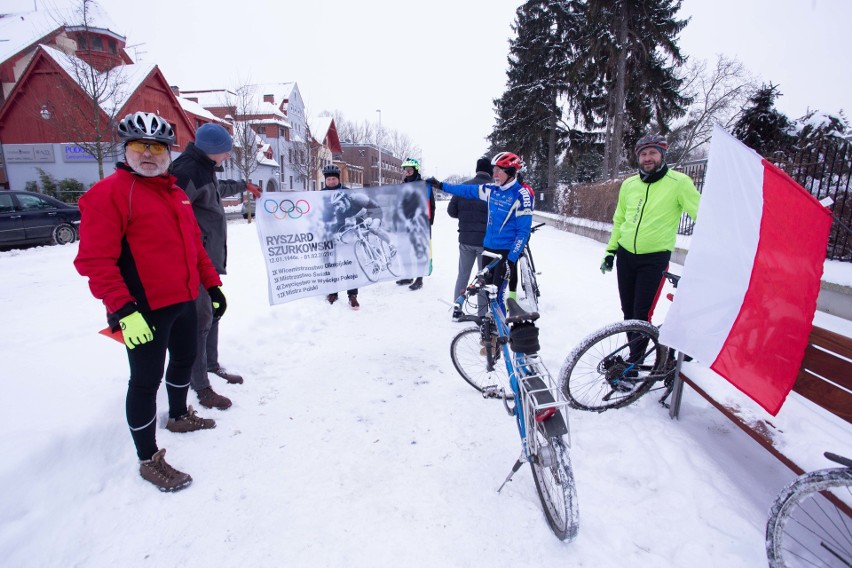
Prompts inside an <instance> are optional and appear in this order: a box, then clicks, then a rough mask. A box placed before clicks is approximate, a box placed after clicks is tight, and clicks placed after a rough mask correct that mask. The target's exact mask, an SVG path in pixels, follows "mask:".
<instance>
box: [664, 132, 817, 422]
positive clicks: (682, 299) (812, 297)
mask: <svg viewBox="0 0 852 568" xmlns="http://www.w3.org/2000/svg"><path fill="white" fill-rule="evenodd" d="M698 219H699V221H698V223H696V225H695V232H694V234H693V236H692V241H691V243H690V246H689V255H688V256H687V259H686V262H685V264H684V267H683V275H682V276H683V278H682V279H681V281H680V283H679V285H678V289H677V292H676V293H675V300H674V303H673V304H672V306H671V308H670V310H669V313H668V315H667V317H666V320H665V324H664V325H663V326H662V327H661V329H660V342H661V343H663V344H664V345H668V346H670V347H674V348H675V349H678V350H679V351H683V352H684V353H686V354H689V355H691V356H692V357H694V358H695V359H696V360H698V361H699V362H701V363H702V364H705V365H708V366H709V367H710V368H711V369H713V370H714V371H715V372H716V373H718V374H719V375H721V376H723V377H725V378H726V379H727V380H728V381H730V382H731V383H732V384H733V385H734V386H735V387H737V388H738V389H739V390H741V391H742V392H743V393H745V394H746V395H748V396H749V397H750V398H751V399H753V400H754V401H755V402H757V403H758V404H759V405H760V406H762V407H763V408H764V409H766V411H767V412H769V413H770V414H772V415H773V416H774V415H776V414H777V413H778V410H779V409H780V408H781V405H782V404H783V403H784V399H785V398H786V397H787V394H788V393H789V392H790V390H791V389H792V388H793V383H795V382H796V375H797V373H798V370H799V367H800V366H801V364H802V358H803V357H804V354H805V347H806V345H807V340H808V334H809V333H810V330H811V325H812V322H813V316H814V312H815V311H816V300H817V294H818V293H819V287H820V279H821V277H822V269H823V263H824V262H825V255H826V247H827V246H828V234H829V229H830V228H831V213H830V212H829V211H828V209H826V208H825V207H823V206H822V205H821V204H820V203H819V201H817V200H816V199H815V198H814V197H813V196H811V195H810V194H808V193H807V192H806V191H805V190H804V189H803V188H802V187H801V186H800V185H798V184H797V183H796V182H794V181H793V180H792V179H790V177H788V176H787V174H785V173H784V172H783V171H781V170H780V169H779V168H777V167H775V166H774V165H772V164H770V163H769V162H767V161H766V160H764V159H763V158H761V156H760V155H759V154H757V153H756V152H754V151H753V150H751V149H750V148H748V147H747V146H745V145H744V144H742V143H741V142H740V141H738V140H737V139H736V138H734V137H733V136H731V135H730V134H728V133H727V132H725V131H724V130H723V129H722V128H721V127H719V126H716V127H715V129H714V131H713V139H712V142H711V144H710V158H709V160H708V164H707V177H706V181H705V184H704V191H703V195H702V197H701V206H700V208H699V210H698Z"/></svg>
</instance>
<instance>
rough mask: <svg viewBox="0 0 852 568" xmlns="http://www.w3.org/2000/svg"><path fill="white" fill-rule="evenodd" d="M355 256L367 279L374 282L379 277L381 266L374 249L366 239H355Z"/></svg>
mask: <svg viewBox="0 0 852 568" xmlns="http://www.w3.org/2000/svg"><path fill="white" fill-rule="evenodd" d="M355 258H356V259H357V260H358V266H360V267H361V270H362V271H363V272H364V276H366V277H367V280H369V281H370V282H375V281H376V280H378V279H379V272H381V269H382V267H381V264H379V261H378V259H377V258H376V251H375V250H374V249H372V248H371V247H370V245H369V243H368V242H367V240H366V239H361V240H358V241H355Z"/></svg>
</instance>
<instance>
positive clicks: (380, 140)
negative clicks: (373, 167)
mask: <svg viewBox="0 0 852 568" xmlns="http://www.w3.org/2000/svg"><path fill="white" fill-rule="evenodd" d="M376 112H377V113H379V132H378V134H376V141H377V142H378V144H377V146H378V147H379V185H382V109H376Z"/></svg>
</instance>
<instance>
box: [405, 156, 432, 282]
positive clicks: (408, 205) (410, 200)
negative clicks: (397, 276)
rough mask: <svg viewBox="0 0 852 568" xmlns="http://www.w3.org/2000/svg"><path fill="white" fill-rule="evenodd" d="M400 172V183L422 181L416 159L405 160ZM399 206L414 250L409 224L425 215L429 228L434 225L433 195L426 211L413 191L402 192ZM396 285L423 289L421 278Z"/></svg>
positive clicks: (413, 240) (412, 232) (423, 203)
mask: <svg viewBox="0 0 852 568" xmlns="http://www.w3.org/2000/svg"><path fill="white" fill-rule="evenodd" d="M402 170H403V172H405V177H404V178H403V180H402V183H411V182H414V181H421V180H422V179H423V178H422V177H420V160H418V159H416V158H408V159H406V160H405V161H404V162H403V163H402ZM401 205H402V207H401V209H402V215H403V217H404V221H405V225H406V227H407V228H408V238H409V239H410V240H411V244H412V245H413V246H414V247H415V248H416V247H417V242H415V241H416V239H417V236H416V234H415V233H414V231H413V230H411V223H412V222H413V221H414V219H415V217H416V216H417V215H426V216H427V217H428V218H429V226H430V227H431V226H432V224H434V223H435V194H434V193H433V192H431V191H430V192H429V208H428V210H426V203H425V202H423V201H422V199H421V197H420V194H419V193H418V192H416V191H413V190H410V191H404V192H403V194H402V199H401ZM396 283H397V284H399V285H400V286H404V285H405V284H410V286H409V287H408V289H409V290H419V289H420V288H422V287H423V277H422V276H418V277H417V278H414V279H413V280H412V279H411V278H403V279H402V280H397V281H396Z"/></svg>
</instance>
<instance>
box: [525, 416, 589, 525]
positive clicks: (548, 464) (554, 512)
mask: <svg viewBox="0 0 852 568" xmlns="http://www.w3.org/2000/svg"><path fill="white" fill-rule="evenodd" d="M533 430H534V433H533V434H532V435H534V436H535V442H534V444H533V447H534V448H536V452H537V453H536V455H534V456H532V460H531V462H530V465H531V466H532V473H533V479H534V480H535V488H536V491H538V496H539V499H541V504H542V506H543V507H544V516H545V517H546V518H547V524H548V525H550V529H551V530H552V531H553V534H555V535H556V536H557V538H559V540H566V541H569V542H570V541H572V540H574V538H576V536H577V533H578V532H579V530H580V512H579V508H578V506H577V487H576V485H575V483H574V472H573V470H572V469H571V458H570V457H569V455H568V448H567V447H566V446H565V440H563V439H562V438H561V437H558V436H554V437H551V438H547V437H546V436H545V435H544V433H543V432H542V431H541V428H539V427H536V428H533Z"/></svg>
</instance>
